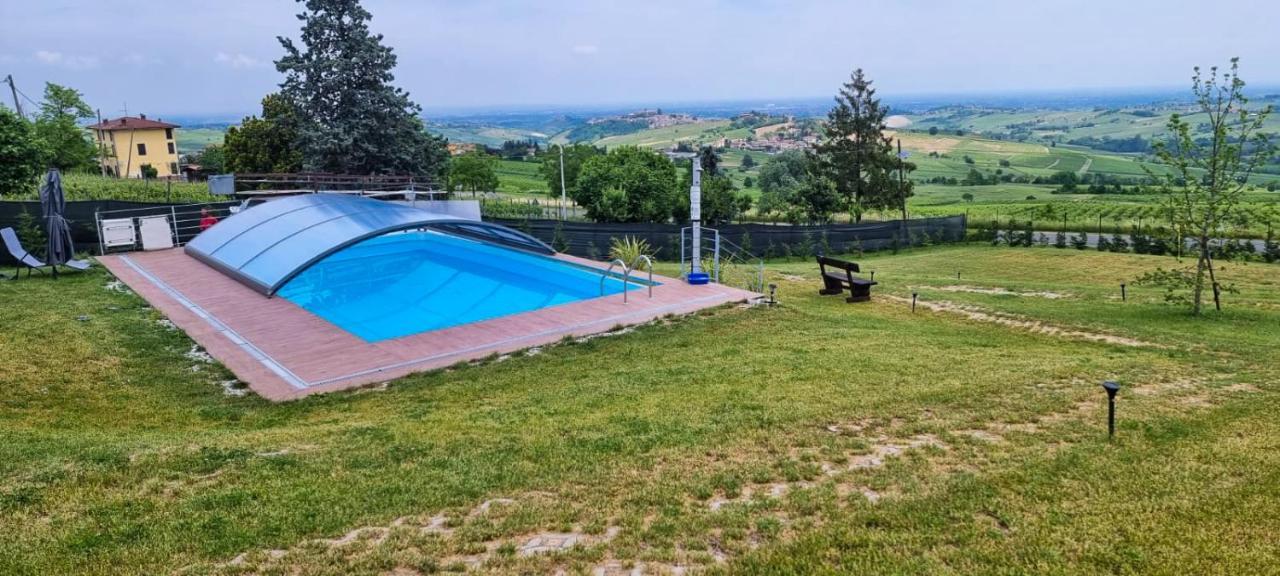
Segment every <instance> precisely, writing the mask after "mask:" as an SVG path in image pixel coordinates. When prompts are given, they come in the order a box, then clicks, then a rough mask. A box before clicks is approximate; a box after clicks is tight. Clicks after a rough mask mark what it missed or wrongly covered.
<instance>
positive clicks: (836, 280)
mask: <svg viewBox="0 0 1280 576" xmlns="http://www.w3.org/2000/svg"><path fill="white" fill-rule="evenodd" d="M827 267H831V268H835V269H836V270H840V271H842V272H837V271H835V270H833V271H830V272H828V271H827ZM818 269H819V270H821V271H822V284H823V288H822V290H819V291H818V293H819V294H822V295H823V296H835V295H838V294H840V293H842V292H844V289H845V288H846V287H847V288H848V289H849V297H848V298H847V299H845V302H867V301H870V300H871V287H872V286H875V285H876V284H878V282H875V281H872V280H867V279H866V278H859V277H857V276H854V275H853V273H854V272H861V270H859V269H858V264H857V263H856V262H845V261H844V260H837V259H835V258H827V257H826V256H819V257H818Z"/></svg>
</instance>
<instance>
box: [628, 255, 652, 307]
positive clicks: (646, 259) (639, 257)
mask: <svg viewBox="0 0 1280 576" xmlns="http://www.w3.org/2000/svg"><path fill="white" fill-rule="evenodd" d="M641 260H644V262H645V264H646V265H647V266H648V267H649V297H650V298H653V260H652V259H650V258H649V257H648V256H645V255H644V254H637V255H636V257H635V259H633V260H631V269H632V270H638V268H636V263H637V262H639V261H641ZM623 288H624V289H625V288H626V285H625V284H624V285H623Z"/></svg>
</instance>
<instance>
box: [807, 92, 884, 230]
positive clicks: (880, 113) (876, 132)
mask: <svg viewBox="0 0 1280 576" xmlns="http://www.w3.org/2000/svg"><path fill="white" fill-rule="evenodd" d="M887 114H888V110H887V109H886V108H883V107H882V106H881V105H880V100H879V99H878V98H876V91H875V89H874V88H872V87H871V80H869V79H867V78H866V76H865V75H864V74H863V73H862V69H861V68H859V69H857V70H854V72H853V75H852V76H851V78H850V80H849V82H846V83H845V84H844V85H843V86H842V87H841V89H840V93H839V94H838V95H837V96H836V106H835V107H834V108H832V109H831V111H830V112H828V113H827V123H826V125H825V126H824V127H823V139H822V141H821V142H819V143H818V145H817V147H816V150H815V152H816V156H817V159H818V164H817V165H818V166H819V167H820V168H821V169H822V171H823V173H824V174H825V176H826V179H828V180H830V182H831V183H832V184H833V185H834V186H835V189H836V191H837V192H838V193H839V195H840V197H842V198H843V199H844V203H845V206H847V207H848V208H849V209H850V210H851V211H852V212H853V213H854V214H855V215H856V216H857V218H858V219H859V220H861V218H862V212H863V211H864V210H867V209H875V208H889V207H896V206H897V205H898V198H897V192H898V191H897V190H896V189H894V187H893V185H892V179H891V177H890V175H889V172H890V170H892V169H893V167H894V166H896V164H897V162H896V157H895V156H894V155H893V147H892V145H891V143H890V140H889V138H887V137H885V135H884V129H885V123H884V121H885V117H886V116H887Z"/></svg>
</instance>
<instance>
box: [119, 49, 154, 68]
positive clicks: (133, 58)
mask: <svg viewBox="0 0 1280 576" xmlns="http://www.w3.org/2000/svg"><path fill="white" fill-rule="evenodd" d="M120 62H121V63H124V64H129V65H131V66H149V65H159V64H164V60H162V59H160V58H156V57H154V56H146V55H143V54H139V53H137V52H130V53H128V54H125V55H124V56H121V57H120Z"/></svg>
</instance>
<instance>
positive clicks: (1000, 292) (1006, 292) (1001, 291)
mask: <svg viewBox="0 0 1280 576" xmlns="http://www.w3.org/2000/svg"><path fill="white" fill-rule="evenodd" d="M929 288H932V289H934V290H941V291H943V292H968V293H970V294H990V295H993V296H1026V297H1031V298H1046V299H1049V300H1059V299H1062V298H1070V296H1069V295H1067V294H1063V293H1061V292H1049V291H1047V290H1042V291H1029V292H1019V291H1016V290H1010V289H1008V288H983V287H980V286H966V285H959V286H934V287H929Z"/></svg>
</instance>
